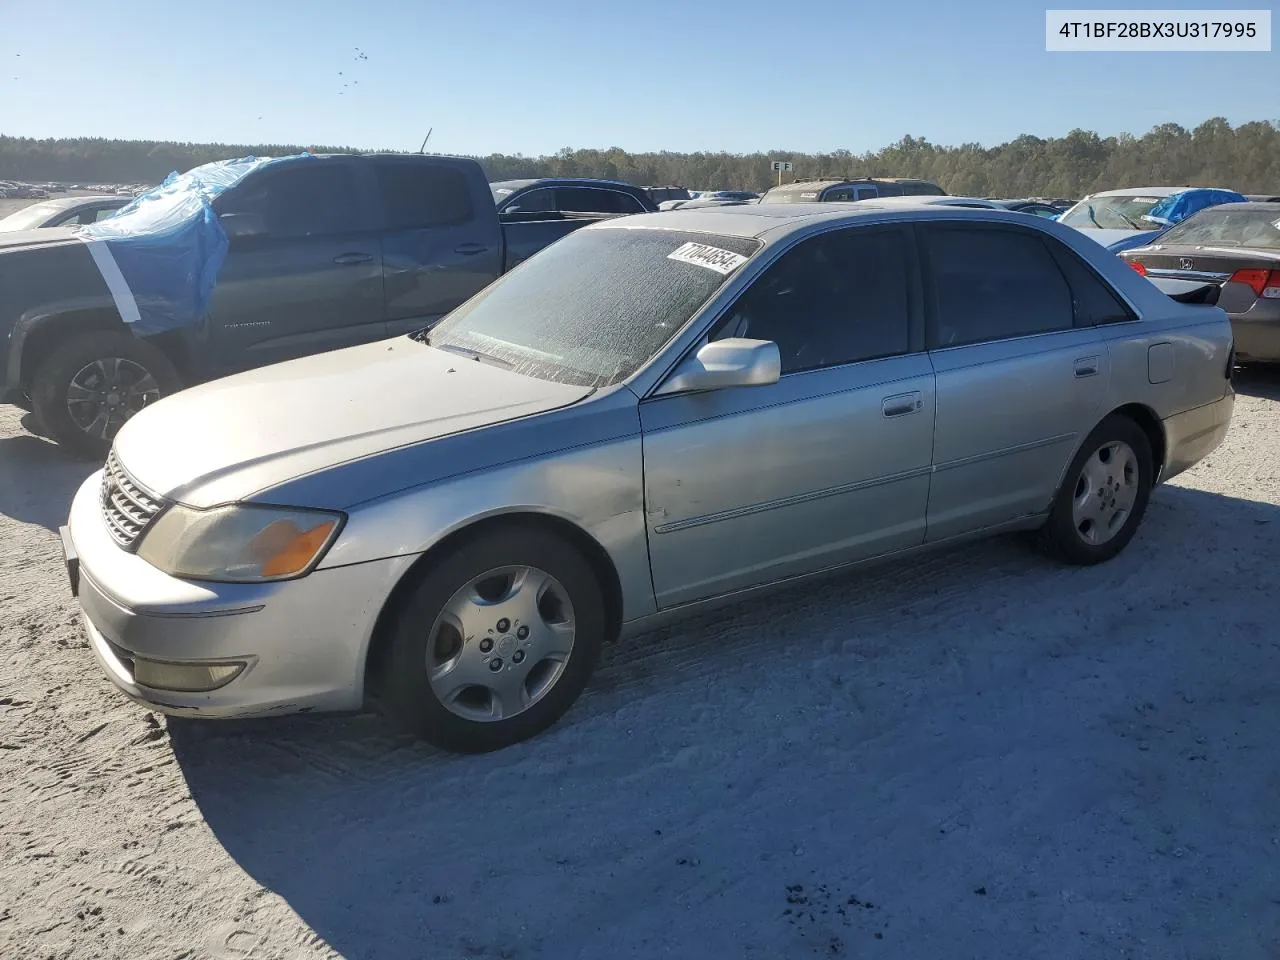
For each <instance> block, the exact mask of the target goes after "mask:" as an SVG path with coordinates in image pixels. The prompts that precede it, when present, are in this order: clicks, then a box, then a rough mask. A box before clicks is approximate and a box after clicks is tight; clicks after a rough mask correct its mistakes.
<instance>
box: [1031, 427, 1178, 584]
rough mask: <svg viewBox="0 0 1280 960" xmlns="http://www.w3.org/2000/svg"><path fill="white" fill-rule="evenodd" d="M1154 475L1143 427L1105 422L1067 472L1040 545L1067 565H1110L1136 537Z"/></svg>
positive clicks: (1088, 439)
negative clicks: (1108, 562)
mask: <svg viewBox="0 0 1280 960" xmlns="http://www.w3.org/2000/svg"><path fill="white" fill-rule="evenodd" d="M1154 475H1155V470H1154V465H1153V463H1152V456H1151V441H1150V440H1148V439H1147V435H1146V434H1145V433H1144V432H1143V430H1142V428H1141V427H1139V426H1138V425H1137V424H1136V423H1134V422H1133V421H1132V420H1130V419H1129V418H1128V417H1123V416H1111V417H1108V418H1107V419H1105V420H1104V421H1102V423H1100V424H1099V425H1098V426H1097V428H1096V429H1095V430H1094V431H1093V433H1091V434H1089V437H1088V438H1087V439H1086V440H1085V442H1084V444H1083V446H1081V448H1080V452H1079V453H1077V454H1076V457H1075V459H1074V460H1073V461H1072V462H1071V466H1070V467H1069V468H1068V469H1067V475H1066V479H1065V480H1064V481H1063V484H1062V487H1061V489H1060V490H1059V491H1058V495H1057V497H1056V498H1055V500H1054V504H1053V508H1052V510H1051V512H1050V514H1049V521H1048V522H1047V523H1046V524H1045V525H1044V528H1043V529H1042V530H1041V532H1040V543H1041V545H1042V546H1043V547H1044V548H1045V549H1046V550H1047V551H1048V552H1049V553H1051V554H1053V555H1054V556H1057V557H1058V558H1060V559H1062V560H1065V561H1067V562H1068V563H1075V564H1082V565H1087V564H1094V563H1102V562H1103V561H1105V560H1110V559H1111V558H1112V557H1114V556H1115V555H1116V554H1118V553H1119V552H1120V551H1121V550H1123V549H1124V548H1125V546H1126V545H1128V543H1129V541H1130V540H1132V539H1133V535H1134V534H1135V533H1136V532H1137V529H1138V524H1139V523H1141V522H1142V516H1143V514H1144V513H1145V512H1146V509H1147V501H1148V499H1149V498H1150V496H1151V487H1152V484H1153V481H1154Z"/></svg>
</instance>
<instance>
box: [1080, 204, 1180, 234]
mask: <svg viewBox="0 0 1280 960" xmlns="http://www.w3.org/2000/svg"><path fill="white" fill-rule="evenodd" d="M1163 199H1165V198H1164V197H1093V198H1091V199H1085V200H1081V201H1080V202H1079V203H1077V204H1076V205H1075V206H1074V207H1072V208H1071V209H1070V210H1068V211H1067V212H1066V213H1064V214H1063V215H1062V216H1061V218H1059V220H1058V222H1059V223H1063V224H1066V225H1067V226H1068V227H1102V228H1103V229H1106V230H1153V229H1156V228H1155V226H1153V225H1152V224H1151V223H1144V222H1143V221H1142V216H1143V215H1144V214H1147V213H1150V212H1151V208H1152V207H1154V206H1155V205H1156V204H1157V203H1159V202H1160V201H1161V200H1163Z"/></svg>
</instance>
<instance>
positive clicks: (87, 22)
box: [0, 0, 1280, 155]
mask: <svg viewBox="0 0 1280 960" xmlns="http://www.w3.org/2000/svg"><path fill="white" fill-rule="evenodd" d="M1166 2H1168V0H1166ZM1134 3H1136V0H1131V4H1134ZM1051 6H1053V7H1054V8H1060V7H1068V6H1069V4H1066V3H1063V2H1061V0H1058V2H1055V3H1052V4H1051ZM1086 6H1088V7H1090V8H1107V7H1117V8H1123V7H1126V6H1129V5H1124V4H1106V3H1105V2H1099V0H1093V2H1091V3H1088V4H1086ZM1187 6H1194V7H1196V8H1198V9H1240V8H1243V7H1249V6H1250V3H1249V0H1235V2H1231V0H1227V2H1225V3H1223V2H1218V3H1214V2H1212V0H1198V2H1196V3H1193V4H1188V5H1187ZM1252 6H1253V7H1255V8H1256V7H1261V6H1263V4H1261V3H1259V2H1258V0H1254V2H1253V4H1252ZM1044 11H1045V5H1044V4H1039V3H1030V2H1026V0H964V2H949V0H933V2H920V0H898V2H896V3H889V4H886V3H878V4H860V3H857V2H854V0H844V2H834V0H806V2H804V3H796V4H790V3H785V2H780V0H737V2H736V3H734V4H729V3H724V2H721V3H700V2H697V0H685V2H679V0H647V2H645V3H638V2H634V0H595V2H591V3H585V2H570V0H561V2H535V0H525V2H511V0H488V2H485V3H467V2H455V3H440V2H434V0H256V2H247V0H219V2H209V0H205V2H200V3H196V2H191V0H164V2H160V0H114V2H110V3H107V2H103V0H40V2H37V0H0V68H2V70H3V72H0V134H7V135H12V136H30V137H70V136H100V137H111V138H122V139H153V140H189V141H200V142H204V141H214V142H221V143H239V144H260V143H291V144H301V145H304V146H311V145H339V146H354V147H362V148H366V149H404V150H416V149H418V147H419V145H420V144H421V142H422V138H423V137H424V136H425V135H426V133H427V131H428V129H432V130H433V132H432V135H431V140H430V144H429V147H428V149H430V150H432V151H435V152H440V153H460V154H479V155H485V154H489V153H510V154H514V153H522V154H525V155H541V154H546V153H552V152H554V151H556V150H558V149H560V148H562V147H599V148H607V147H610V146H618V147H622V148H623V149H625V150H629V151H648V150H672V151H681V152H684V151H696V150H708V151H720V150H724V151H729V152H733V153H749V152H755V151H761V150H770V149H788V150H796V151H803V152H819V151H830V150H836V149H840V148H843V149H848V150H851V151H854V152H855V153H857V152H862V151H866V150H875V149H879V148H880V147H882V146H885V145H887V144H889V143H892V142H894V141H896V140H898V139H900V138H901V137H903V136H904V135H907V134H910V135H912V136H916V137H925V138H927V139H929V140H930V141H932V142H934V143H939V144H959V143H970V142H977V143H982V144H984V145H992V144H996V143H1000V142H1003V141H1005V140H1008V139H1011V138H1013V137H1015V136H1018V135H1019V134H1022V133H1031V134H1035V135H1037V136H1041V137H1050V136H1060V135H1062V134H1065V133H1067V132H1068V131H1069V130H1071V129H1073V128H1076V127H1082V128H1085V129H1088V130H1096V131H1097V132H1099V133H1100V134H1102V135H1104V136H1107V135H1112V134H1116V133H1121V132H1126V131H1127V132H1130V133H1134V134H1141V133H1144V132H1146V131H1147V130H1149V129H1150V128H1151V127H1153V126H1155V125H1156V124H1159V123H1165V122H1175V123H1180V124H1182V125H1183V126H1187V127H1194V126H1195V125H1196V124H1198V123H1200V122H1202V121H1204V120H1205V119H1207V118H1209V117H1213V116H1224V117H1226V118H1227V120H1229V121H1230V122H1231V123H1232V124H1233V125H1235V124H1239V123H1244V122H1247V121H1250V120H1272V121H1276V122H1280V52H1278V51H1280V44H1274V45H1273V46H1274V49H1273V51H1272V52H1270V53H1047V52H1046V51H1045V49H1044V16H1045V14H1044ZM1276 20H1277V23H1276V27H1277V28H1278V29H1280V18H1276Z"/></svg>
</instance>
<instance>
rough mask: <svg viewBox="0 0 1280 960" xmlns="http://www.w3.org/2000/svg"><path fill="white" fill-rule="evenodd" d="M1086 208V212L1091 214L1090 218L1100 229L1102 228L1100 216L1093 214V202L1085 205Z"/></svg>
mask: <svg viewBox="0 0 1280 960" xmlns="http://www.w3.org/2000/svg"><path fill="white" fill-rule="evenodd" d="M1084 209H1085V212H1086V213H1088V214H1089V219H1090V220H1092V221H1093V225H1094V226H1095V227H1097V228H1098V229H1099V230H1101V229H1102V224H1100V223H1099V222H1098V218H1097V217H1095V216H1094V215H1093V204H1089V206H1087V207H1085V208H1084Z"/></svg>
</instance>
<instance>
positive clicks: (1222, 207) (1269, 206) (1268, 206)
mask: <svg viewBox="0 0 1280 960" xmlns="http://www.w3.org/2000/svg"><path fill="white" fill-rule="evenodd" d="M1210 210H1212V211H1214V212H1219V211H1220V212H1222V213H1231V212H1232V211H1233V210H1260V211H1262V212H1263V213H1268V214H1275V213H1276V212H1277V211H1276V204H1275V201H1274V200H1248V201H1243V202H1239V203H1216V204H1214V205H1213V206H1212V207H1205V208H1204V209H1203V210H1197V211H1196V212H1195V213H1193V214H1192V215H1191V217H1197V216H1199V215H1200V214H1202V213H1205V212H1207V211H1210ZM1191 217H1187V220H1190V219H1191ZM1182 222H1183V223H1186V222H1187V221H1186V220H1183V221H1182Z"/></svg>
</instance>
